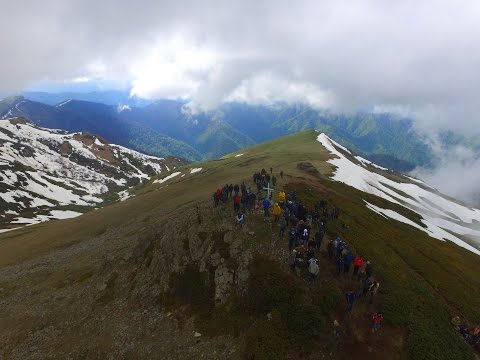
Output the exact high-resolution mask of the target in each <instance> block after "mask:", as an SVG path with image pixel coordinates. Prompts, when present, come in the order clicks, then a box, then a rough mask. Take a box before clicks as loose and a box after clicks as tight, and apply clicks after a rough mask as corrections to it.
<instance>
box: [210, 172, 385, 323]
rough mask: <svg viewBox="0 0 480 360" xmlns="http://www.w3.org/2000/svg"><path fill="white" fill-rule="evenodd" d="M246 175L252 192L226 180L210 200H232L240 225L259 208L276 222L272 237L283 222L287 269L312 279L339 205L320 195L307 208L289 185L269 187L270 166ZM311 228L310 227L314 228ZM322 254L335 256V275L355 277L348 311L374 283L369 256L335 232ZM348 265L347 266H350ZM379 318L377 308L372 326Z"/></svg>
mask: <svg viewBox="0 0 480 360" xmlns="http://www.w3.org/2000/svg"><path fill="white" fill-rule="evenodd" d="M283 176H284V174H283V171H282V172H280V178H282V179H283ZM252 179H253V183H254V185H255V186H254V187H256V190H257V191H256V192H255V191H253V190H252V187H250V186H247V185H246V184H245V182H242V183H241V184H240V185H238V184H236V185H233V184H226V185H224V186H223V187H218V188H217V189H216V191H215V193H214V194H213V199H214V206H219V205H223V206H225V205H226V204H227V202H228V201H229V199H230V201H232V203H233V211H234V214H235V224H236V225H237V226H240V227H242V226H244V225H245V220H246V219H245V214H246V213H251V212H252V211H255V210H256V209H259V208H261V210H262V212H263V217H264V221H271V220H272V223H273V224H276V225H277V226H278V228H279V232H278V237H280V238H284V237H285V236H286V230H287V228H288V229H289V231H288V249H289V259H288V260H289V265H290V267H291V269H292V271H293V272H294V273H295V274H297V276H302V275H303V274H306V277H307V279H308V280H309V281H315V279H316V278H317V277H318V274H319V273H320V267H319V260H318V255H319V254H320V249H321V247H322V243H323V239H324V237H325V233H326V229H327V224H328V223H329V222H331V221H335V220H336V219H338V218H339V216H340V209H339V208H337V207H336V206H330V204H328V201H326V200H320V201H318V202H317V203H316V204H315V206H314V208H313V209H308V208H307V206H305V205H304V204H303V203H302V202H301V201H299V200H298V199H297V196H296V193H295V191H292V192H285V191H283V190H280V191H276V192H275V190H274V188H273V187H275V186H276V185H277V178H276V176H275V175H274V174H273V169H272V168H270V172H268V171H267V170H265V169H262V170H261V171H258V172H255V173H254V174H253V177H252ZM263 190H265V192H264V191H263ZM274 192H275V194H276V196H275V201H274V195H273V194H274ZM272 215H273V219H272ZM314 228H316V231H315V232H314V231H313V229H314ZM312 232H314V233H313V234H312ZM326 256H328V258H329V259H331V260H332V261H335V264H336V272H337V275H339V276H340V275H343V276H345V275H349V274H350V273H351V276H352V277H353V278H354V279H356V280H358V287H356V288H354V289H351V290H349V291H348V292H347V293H346V295H345V297H346V301H347V311H351V310H352V308H353V305H354V303H355V302H356V301H357V300H359V299H360V298H362V297H367V296H368V298H369V302H370V304H371V303H372V302H373V298H374V296H375V294H376V293H377V291H378V288H379V286H380V283H379V282H377V281H376V280H375V279H374V277H373V275H372V273H373V268H372V265H371V263H370V261H365V260H364V259H363V258H362V257H360V256H358V255H357V256H354V255H353V252H352V251H351V250H350V249H349V246H348V245H347V243H346V242H345V241H343V240H342V239H341V238H340V237H337V238H336V239H334V240H331V241H329V243H328V244H327V254H326ZM352 267H353V271H350V270H351V268H352ZM382 322H383V316H382V314H380V313H377V312H376V313H374V314H373V315H372V332H375V331H377V330H378V329H380V327H381V324H382Z"/></svg>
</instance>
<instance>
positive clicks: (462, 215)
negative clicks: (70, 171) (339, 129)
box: [317, 133, 480, 253]
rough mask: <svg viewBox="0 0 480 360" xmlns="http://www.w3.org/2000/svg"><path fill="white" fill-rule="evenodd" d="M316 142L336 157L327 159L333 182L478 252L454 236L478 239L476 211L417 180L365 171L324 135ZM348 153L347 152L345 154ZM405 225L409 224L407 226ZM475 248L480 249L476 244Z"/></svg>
mask: <svg viewBox="0 0 480 360" xmlns="http://www.w3.org/2000/svg"><path fill="white" fill-rule="evenodd" d="M317 140H318V141H319V142H320V143H321V144H322V145H323V146H324V147H325V148H326V149H327V150H328V151H329V152H330V153H332V154H333V155H335V156H336V157H335V158H333V159H330V160H328V162H329V163H330V164H332V165H334V166H335V167H336V169H335V172H334V175H333V176H332V179H333V180H335V181H339V182H343V183H345V184H347V185H349V186H351V187H354V188H356V189H358V190H360V191H363V192H366V193H369V194H373V195H376V196H378V197H381V198H383V199H386V200H388V201H390V202H392V203H395V204H398V205H401V206H403V207H405V208H407V209H410V210H412V211H414V212H416V213H418V214H420V215H421V216H422V218H423V220H422V222H423V223H424V224H425V225H426V227H427V229H428V231H426V232H427V233H428V234H429V235H430V236H431V237H434V238H436V239H439V240H444V239H446V240H450V241H452V242H454V243H456V244H457V245H459V246H462V247H464V248H466V249H468V250H470V251H473V252H475V253H478V251H479V250H478V249H476V248H475V247H472V246H471V245H470V244H468V243H467V242H465V241H464V240H462V239H460V238H459V237H457V236H455V235H454V234H458V235H464V236H466V237H470V238H475V237H477V236H479V235H480V210H478V209H473V208H469V207H467V206H464V205H462V204H459V203H457V202H455V201H453V200H451V199H450V198H447V197H445V196H443V195H441V194H440V193H438V192H435V190H434V189H432V188H430V187H428V186H425V185H424V184H423V182H420V181H419V180H417V179H410V178H409V177H406V176H404V179H405V181H408V182H396V181H393V180H391V179H390V178H387V177H386V176H383V175H381V174H377V173H375V172H372V171H369V170H368V169H367V168H365V167H364V166H363V165H364V162H363V161H361V163H362V165H358V164H356V163H354V162H353V161H351V160H350V159H348V157H347V156H346V155H345V154H344V153H342V152H341V151H339V150H338V149H342V150H345V148H343V147H342V146H340V145H339V144H337V143H336V142H335V141H333V140H332V139H330V138H329V137H328V136H327V135H325V134H324V133H322V134H320V135H318V137H317ZM347 152H348V150H347ZM348 154H351V153H350V152H348ZM357 160H358V158H357ZM409 180H411V181H414V182H415V183H412V182H411V181H409ZM368 208H369V209H371V210H372V211H375V212H377V213H381V214H382V215H384V216H387V217H395V216H396V217H395V219H397V220H399V216H401V215H400V214H397V215H394V214H393V213H394V212H392V211H391V210H389V211H390V212H387V211H386V209H383V211H381V210H382V209H380V208H377V207H373V205H371V206H368ZM402 220H405V219H402ZM402 220H399V221H402ZM407 220H408V219H407ZM408 221H410V220H408ZM402 222H405V221H402ZM409 225H412V224H411V223H409ZM412 226H414V225H412ZM418 226H419V225H418V224H415V227H418ZM422 229H423V228H422ZM423 230H424V229H423ZM452 233H454V234H452ZM472 241H473V240H472ZM477 246H479V248H480V244H478V245H477Z"/></svg>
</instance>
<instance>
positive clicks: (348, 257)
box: [343, 251, 353, 274]
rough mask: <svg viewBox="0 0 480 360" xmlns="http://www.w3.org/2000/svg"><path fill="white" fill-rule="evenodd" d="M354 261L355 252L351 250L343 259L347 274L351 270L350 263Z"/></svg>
mask: <svg viewBox="0 0 480 360" xmlns="http://www.w3.org/2000/svg"><path fill="white" fill-rule="evenodd" d="M352 261H353V254H352V252H351V251H348V252H347V255H345V257H344V259H343V270H344V271H343V272H344V273H345V274H348V273H349V272H350V265H351V264H352Z"/></svg>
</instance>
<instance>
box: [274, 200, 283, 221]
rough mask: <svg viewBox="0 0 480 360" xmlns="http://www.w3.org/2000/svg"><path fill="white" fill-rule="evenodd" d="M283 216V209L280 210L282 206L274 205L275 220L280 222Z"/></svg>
mask: <svg viewBox="0 0 480 360" xmlns="http://www.w3.org/2000/svg"><path fill="white" fill-rule="evenodd" d="M281 214H282V209H281V208H280V205H278V203H275V205H273V216H274V218H275V220H274V221H275V222H277V221H278V220H280V215H281Z"/></svg>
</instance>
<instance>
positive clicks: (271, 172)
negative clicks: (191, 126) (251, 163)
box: [270, 166, 273, 174]
mask: <svg viewBox="0 0 480 360" xmlns="http://www.w3.org/2000/svg"><path fill="white" fill-rule="evenodd" d="M270 174H273V168H272V167H271V166H270Z"/></svg>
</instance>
